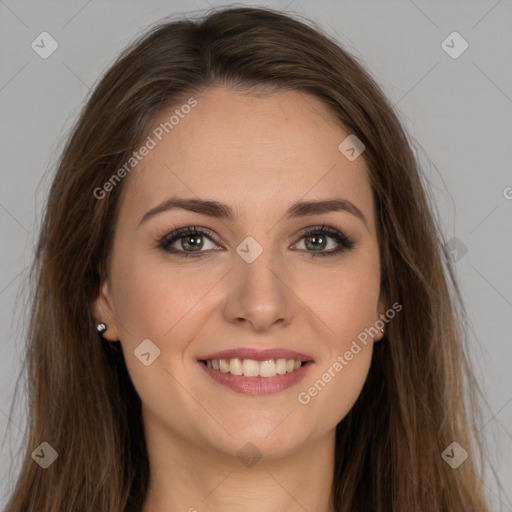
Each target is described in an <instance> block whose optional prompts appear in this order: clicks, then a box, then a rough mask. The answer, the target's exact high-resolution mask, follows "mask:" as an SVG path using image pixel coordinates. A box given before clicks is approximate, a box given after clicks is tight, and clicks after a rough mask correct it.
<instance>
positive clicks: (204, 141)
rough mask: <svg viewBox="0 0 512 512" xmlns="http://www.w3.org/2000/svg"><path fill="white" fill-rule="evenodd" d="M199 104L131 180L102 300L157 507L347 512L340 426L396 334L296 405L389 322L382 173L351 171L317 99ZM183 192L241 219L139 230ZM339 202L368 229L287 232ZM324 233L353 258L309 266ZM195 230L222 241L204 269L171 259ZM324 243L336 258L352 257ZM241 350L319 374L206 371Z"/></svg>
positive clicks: (202, 99) (100, 311)
mask: <svg viewBox="0 0 512 512" xmlns="http://www.w3.org/2000/svg"><path fill="white" fill-rule="evenodd" d="M195 97H196V98H197V100H198V104H197V106H196V107H195V108H193V109H192V110H191V112H190V113H189V114H188V115H187V116H185V117H184V119H181V120H180V122H179V124H178V125H176V126H175V127H174V129H173V131H172V132H170V133H169V135H167V136H166V137H165V138H164V139H163V140H162V141H161V142H159V143H158V144H157V146H156V147H155V148H154V149H152V150H151V151H150V153H149V155H148V156H146V157H145V158H144V160H143V162H142V163H141V164H139V165H138V166H137V167H136V168H135V169H134V170H132V171H131V173H130V175H129V176H128V177H127V178H125V180H126V181H125V182H124V183H123V186H124V187H125V188H124V190H123V194H122V197H121V204H120V210H119V219H118V224H117V226H116V231H115V236H114V242H113V254H112V264H111V268H110V271H109V275H108V277H107V278H106V279H105V281H104V282H103V283H102V286H101V289H100V294H99V296H98V297H97V299H96V300H95V302H94V304H93V309H94V315H95V318H96V319H97V320H98V321H103V322H105V323H106V324H107V325H108V330H107V331H106V333H105V334H104V337H105V338H106V339H108V340H111V341H116V340H120V342H121V345H122V347H123V351H124V354H125V358H126V364H127V367H128V371H129V374H130V377H131V379H132V380H133V383H134V386H135V388H136V390H137V392H138V393H139V396H140V397H141V400H142V406H143V422H144V428H145V435H146V442H147V447H148V454H149V460H150V465H151V481H150V487H149V493H148V497H147V500H146V502H145V503H144V508H143V510H144V512H148V511H150V510H151V511H152V512H160V511H162V512H163V511H168V510H182V511H187V510H190V511H193V510H198V511H201V512H202V511H214V510H223V511H225V512H230V511H235V510H236V511H239V510H245V511H248V512H250V511H258V512H259V511H261V510H262V509H264V510H265V511H276V512H277V511H282V510H287V511H299V510H300V511H303V510H304V509H305V510H308V511H311V512H313V511H318V512H331V511H332V510H334V509H333V508H332V507H330V505H329V495H330V489H331V485H332V478H333V464H334V440H335V427H336V425H337V424H338V423H339V422H340V421H341V420H342V419H343V417H344V416H345V415H346V414H347V413H348V412H349V410H350V409H351V407H352V406H353V404H354V403H355V401H356V400H357V398H358V396H359V394H360V391H361V389H362V387H363V384H364V382H365V380H366V377H367V374H368V370H369V365H370V361H371V356H372V350H373V342H377V341H379V340H380V338H381V337H382V334H381V333H380V332H379V334H378V335H376V336H375V338H373V339H372V338H371V337H370V338H369V342H368V344H367V345H366V346H364V345H361V344H360V345H361V347H362V350H361V351H360V352H359V353H358V354H357V355H355V356H354V358H353V359H352V360H351V361H350V362H348V364H347V365H346V366H345V367H344V368H343V370H342V371H340V372H338V373H336V376H335V377H333V378H332V379H331V381H330V382H329V383H328V384H327V385H326V386H325V387H324V388H323V389H322V390H321V391H320V392H319V393H318V394H317V395H316V396H315V397H313V398H311V401H310V402H309V403H308V404H307V405H304V404H301V403H299V401H298V398H297V397H298V394H299V393H300V392H304V391H307V390H308V388H309V387H310V386H312V384H313V383H314V382H315V381H317V380H318V379H320V378H321V377H322V374H324V373H325V372H326V371H327V369H328V368H329V367H332V365H333V363H334V362H335V361H336V360H337V358H338V356H339V355H343V354H344V353H345V352H346V351H347V350H348V349H349V348H350V346H351V344H352V342H353V340H355V339H356V337H357V336H358V334H359V333H361V332H362V331H364V329H365V328H367V327H369V326H373V325H374V324H375V322H376V321H377V320H378V319H379V315H381V314H383V313H384V312H385V311H386V309H387V304H386V302H385V300H384V297H382V296H381V295H380V290H379V283H380V271H381V269H380V266H379V248H378V243H377V234H376V230H375V212H374V205H373V198H372V191H371V188H370V184H369V181H368V169H367V167H366V163H365V161H364V158H363V157H362V156H361V157H359V158H357V159H356V160H354V161H349V160H348V159H347V158H346V157H345V156H344V155H343V154H342V153H341V152H340V151H339V150H338V145H339V144H340V142H341V141H342V140H343V139H345V137H346V136H347V135H348V134H349V132H346V131H344V130H342V129H341V128H340V126H339V125H338V124H337V123H336V122H335V119H334V117H333V115H332V114H331V112H330V111H329V110H328V107H327V106H325V105H324V104H323V103H322V102H321V101H319V100H317V99H316V98H314V97H312V96H309V95H305V94H303V93H299V92H279V93H273V94H259V95H255V94H254V93H253V94H247V93H245V94H242V93H240V92H236V91H234V90H231V89H227V88H223V87H222V88H221V87H216V88H213V89H209V90H208V91H206V93H205V94H203V95H202V96H195ZM173 110H174V109H171V110H170V111H167V112H163V113H162V116H161V119H160V120H158V122H157V123H156V124H159V123H160V122H162V121H165V120H168V119H169V117H170V115H171V114H172V111H173ZM171 196H174V197H180V198H201V199H210V200H216V201H219V202H222V203H226V204H228V205H229V206H231V207H232V208H233V209H235V211H236V212H238V213H239V217H238V218H237V219H236V220H234V221H230V220H226V219H217V218H213V217H210V216H206V215H203V214H198V213H195V212H190V211H185V210H181V209H174V210H169V211H166V212H164V213H160V214H158V215H156V216H154V217H153V218H151V219H149V220H148V221H147V222H146V223H143V224H142V225H141V226H139V227H138V224H139V221H140V219H141V217H142V216H143V215H144V213H146V212H147V211H148V210H150V209H151V208H153V207H155V206H156V205H158V204H160V203H161V202H162V201H164V200H165V199H167V198H168V197H171ZM333 198H344V199H346V200H349V201H350V202H352V203H353V204H354V205H356V206H357V207H358V208H359V209H360V210H361V212H362V213H363V214H364V217H365V218H366V222H367V226H366V225H365V223H364V222H362V221H361V220H360V219H359V218H358V217H356V216H354V215H352V214H350V213H348V212H344V211H338V212H328V213H325V214H321V215H314V216H306V217H302V218H295V219H290V220H284V219H283V218H282V217H283V215H284V212H285V211H286V210H287V209H288V207H289V206H290V205H292V204H293V203H295V202H297V201H299V200H323V199H333ZM324 223H325V224H326V225H328V226H331V227H333V228H335V229H337V230H338V231H341V232H342V233H344V234H345V235H348V236H350V237H352V238H353V239H354V241H355V242H356V245H355V247H353V248H352V249H347V250H345V252H342V253H340V254H338V255H335V256H332V257H330V256H326V257H324V258H322V257H318V258H314V257H313V256H311V254H312V253H313V252H314V251H315V248H314V247H313V248H311V245H310V244H308V245H306V239H305V238H304V237H303V236H302V231H303V230H304V229H305V228H310V227H319V226H321V225H322V224H324ZM187 225H191V226H196V227H204V228H207V229H209V230H210V231H212V232H213V233H214V234H215V235H217V237H218V239H219V240H220V241H221V243H220V244H218V243H217V242H216V241H210V240H208V238H206V237H203V243H204V246H203V249H201V250H202V251H203V253H204V256H203V257H202V258H194V257H190V258H180V257H179V256H176V255H173V254H170V253H168V252H165V251H164V250H163V249H158V248H156V245H157V243H158V241H159V240H160V239H161V238H162V236H164V235H165V234H167V233H170V232H171V231H172V230H173V229H175V228H179V227H183V226H187ZM248 236H251V237H253V238H254V239H255V240H256V241H257V242H258V243H259V244H260V245H261V247H262V248H263V252H262V254H261V255H260V256H259V257H258V258H257V259H256V260H255V261H254V262H252V263H250V264H249V263H247V262H246V261H245V260H243V259H242V258H241V257H240V256H239V255H238V254H237V252H236V248H237V246H238V245H239V244H240V243H241V242H242V241H243V240H244V239H245V238H246V237H248ZM327 236H330V235H327ZM189 241H190V237H189V238H188V239H187V238H186V237H185V239H183V238H181V239H178V241H176V242H174V243H173V247H174V248H177V250H180V249H181V250H182V251H183V250H188V251H189V252H191V249H190V247H189V246H186V247H185V249H183V246H182V245H181V242H184V243H186V242H189ZM326 243H327V244H328V245H326V246H325V245H324V246H321V248H320V250H324V252H325V251H330V250H331V249H334V248H335V247H337V246H338V243H337V242H336V241H335V240H334V239H332V238H330V237H329V238H327V242H326ZM215 248H221V249H223V250H220V251H214V249H215ZM144 339H150V340H151V341H152V342H153V343H154V344H155V345H156V346H157V347H158V348H159V349H160V351H161V352H160V356H159V357H158V358H157V359H156V360H155V361H154V362H153V363H152V364H151V365H149V366H145V365H143V364H142V363H141V361H140V360H139V359H138V358H137V357H135V356H134V355H133V352H134V350H135V349H136V347H137V346H138V345H139V344H140V343H141V342H142V340H144ZM236 347H256V348H270V347H272V348H273V347H279V348H287V349H291V350H296V351H299V352H303V353H305V354H309V355H310V356H311V357H312V358H313V359H314V364H313V365H312V366H311V367H310V368H309V369H308V371H307V373H306V375H305V377H304V379H303V380H302V381H301V382H299V383H298V384H296V385H294V386H292V387H290V388H288V389H286V390H283V391H280V392H278V393H275V394H270V395H260V396H249V395H244V394H240V393H236V392H234V391H232V390H231V389H229V388H227V387H225V386H222V385H221V384H218V383H217V382H216V381H214V380H213V379H212V378H211V377H210V376H209V375H208V374H207V373H206V372H204V371H203V369H202V368H201V367H200V366H199V365H198V363H197V359H198V358H199V357H200V356H201V355H205V354H209V353H212V352H214V351H219V350H224V349H229V348H236ZM248 442H250V443H252V445H254V446H255V447H256V448H257V450H258V456H259V457H261V458H260V459H259V460H258V461H257V462H256V463H255V464H254V465H252V466H250V467H248V466H247V465H245V464H244V463H243V462H242V460H241V459H240V457H239V456H237V453H238V452H239V451H240V449H241V448H242V447H244V446H245V445H246V443H248ZM305 475H308V476H307V478H305Z"/></svg>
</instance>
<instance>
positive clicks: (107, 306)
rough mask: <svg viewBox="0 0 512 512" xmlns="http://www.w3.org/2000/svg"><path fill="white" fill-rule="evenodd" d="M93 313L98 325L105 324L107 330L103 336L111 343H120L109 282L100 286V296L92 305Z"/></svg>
mask: <svg viewBox="0 0 512 512" xmlns="http://www.w3.org/2000/svg"><path fill="white" fill-rule="evenodd" d="M91 308H92V313H93V316H94V319H95V320H96V323H100V322H103V323H104V324H106V325H107V330H106V331H105V332H104V333H103V334H102V336H103V337H104V338H105V339H107V340H109V341H119V335H118V329H117V324H116V322H115V319H114V318H115V315H114V308H113V307H112V300H111V297H110V292H109V287H108V283H107V281H104V282H103V284H102V285H101V286H100V289H99V293H98V296H97V297H96V298H95V299H94V300H93V302H92V303H91Z"/></svg>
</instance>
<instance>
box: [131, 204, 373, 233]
mask: <svg viewBox="0 0 512 512" xmlns="http://www.w3.org/2000/svg"><path fill="white" fill-rule="evenodd" d="M176 208H178V209H182V210H187V211H190V212H195V213H199V214H201V215H208V216H210V217H214V218H218V219H226V220H230V221H233V220H235V219H237V218H238V215H236V214H235V212H234V210H233V209H232V208H231V207H230V206H228V205H227V204H224V203H219V202H218V201H210V200H206V199H188V198H177V197H170V198H169V199H166V200H165V201H164V202H162V203H160V204H159V205H157V206H155V207H154V208H151V210H149V211H147V212H146V213H145V214H144V215H143V216H142V218H141V220H140V222H139V225H138V227H140V226H141V225H142V224H144V223H145V222H147V221H148V220H149V219H151V218H152V217H154V216H155V215H158V214H160V213H162V212H166V211H169V210H172V209H176ZM330 212H347V213H350V214H352V215H354V216H355V217H357V218H358V219H359V220H361V221H362V222H363V224H364V225H365V226H366V228H367V229H369V228H368V223H367V221H366V218H365V216H364V215H363V212H362V211H361V210H360V209H359V208H358V207H357V206H356V205H354V204H353V203H351V202H350V201H348V200H347V199H328V200H323V201H300V202H298V203H295V204H293V205H292V206H291V207H290V208H289V209H288V210H287V211H286V213H285V214H284V217H283V218H284V219H293V218H299V217H306V216H308V215H321V214H324V213H330Z"/></svg>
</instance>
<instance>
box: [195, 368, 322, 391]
mask: <svg viewBox="0 0 512 512" xmlns="http://www.w3.org/2000/svg"><path fill="white" fill-rule="evenodd" d="M198 362H199V365H200V366H201V367H202V368H203V370H204V371H205V372H206V373H208V375H209V376H210V377H211V378H212V379H214V380H216V381H217V382H219V383H220V384H223V385H224V386H227V387H228V388H231V389H232V390H233V391H236V392H237V393H242V394H245V395H269V394H271V393H278V392H279V391H283V389H287V388H289V387H291V386H293V385H294V384H297V383H298V382H299V381H300V380H301V379H302V378H304V375H305V374H306V372H307V371H308V369H309V367H310V366H311V365H312V364H313V363H312V361H308V362H307V363H306V364H304V365H302V366H301V367H300V368H299V369H298V370H293V372H290V373H285V374H284V375H276V376H275V377H244V376H243V375H233V374H231V373H224V372H221V371H219V370H214V369H213V368H209V367H208V366H206V365H205V364H204V363H203V362H201V361H198Z"/></svg>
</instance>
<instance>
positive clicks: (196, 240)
mask: <svg viewBox="0 0 512 512" xmlns="http://www.w3.org/2000/svg"><path fill="white" fill-rule="evenodd" d="M185 240H192V242H191V243H190V242H189V243H188V245H189V248H191V249H201V247H202V246H203V244H202V241H201V236H200V235H199V236H198V235H188V236H187V237H185ZM181 245H182V246H183V248H184V249H186V248H187V247H186V245H187V244H186V243H185V244H184V243H183V239H182V243H181Z"/></svg>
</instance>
